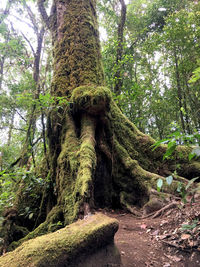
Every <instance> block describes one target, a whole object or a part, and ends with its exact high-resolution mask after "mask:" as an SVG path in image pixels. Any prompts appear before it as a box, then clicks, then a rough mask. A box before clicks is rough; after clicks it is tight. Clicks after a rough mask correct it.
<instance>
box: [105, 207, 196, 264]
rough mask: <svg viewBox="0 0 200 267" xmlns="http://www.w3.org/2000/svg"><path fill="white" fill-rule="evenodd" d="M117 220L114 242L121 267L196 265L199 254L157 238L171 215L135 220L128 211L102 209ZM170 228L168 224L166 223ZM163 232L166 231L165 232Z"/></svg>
mask: <svg viewBox="0 0 200 267" xmlns="http://www.w3.org/2000/svg"><path fill="white" fill-rule="evenodd" d="M105 213H106V214H107V215H108V216H111V217H114V218H116V219H117V220H118V221H119V225H120V226H119V230H118V232H117V234H116V235H115V243H116V245H117V247H118V249H119V252H120V254H121V259H122V263H123V266H124V267H134V266H137V267H198V266H200V253H199V252H198V251H195V250H190V251H189V252H183V251H181V250H180V249H177V248H174V247H171V246H168V245H166V244H163V242H162V240H160V239H159V238H158V236H159V233H161V232H162V230H163V229H162V228H163V227H165V228H166V225H167V224H168V221H170V219H172V218H171V216H173V214H172V215H170V216H169V217H166V218H158V219H143V220H141V219H137V218H135V217H133V216H132V215H131V214H125V213H118V214H117V213H112V212H105ZM169 227H171V225H170V224H169ZM164 233H165V232H164Z"/></svg>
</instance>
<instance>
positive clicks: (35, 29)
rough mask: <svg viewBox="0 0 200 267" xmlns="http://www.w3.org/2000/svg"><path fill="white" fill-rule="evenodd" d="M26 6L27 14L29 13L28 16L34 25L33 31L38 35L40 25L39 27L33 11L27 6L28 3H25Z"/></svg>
mask: <svg viewBox="0 0 200 267" xmlns="http://www.w3.org/2000/svg"><path fill="white" fill-rule="evenodd" d="M24 5H25V7H26V9H27V12H28V15H29V17H30V20H31V22H32V24H33V29H34V31H35V33H36V35H38V25H37V22H36V19H35V16H34V14H33V12H32V10H31V9H30V7H29V6H28V5H27V4H26V2H24Z"/></svg>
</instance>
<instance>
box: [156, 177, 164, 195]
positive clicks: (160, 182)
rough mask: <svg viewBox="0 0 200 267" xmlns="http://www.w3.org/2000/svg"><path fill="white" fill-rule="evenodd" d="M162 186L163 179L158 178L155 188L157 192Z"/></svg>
mask: <svg viewBox="0 0 200 267" xmlns="http://www.w3.org/2000/svg"><path fill="white" fill-rule="evenodd" d="M162 186H163V180H162V179H161V178H159V179H158V181H157V190H158V192H160V189H161V188H162Z"/></svg>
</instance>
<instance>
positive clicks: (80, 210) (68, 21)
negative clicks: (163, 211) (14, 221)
mask: <svg viewBox="0 0 200 267" xmlns="http://www.w3.org/2000/svg"><path fill="white" fill-rule="evenodd" d="M38 4H39V9H40V12H41V14H42V17H43V19H44V21H45V23H46V25H47V26H48V28H49V29H50V30H51V33H52V40H53V56H54V76H53V81H52V88H51V93H52V95H53V96H54V97H55V99H56V100H57V101H58V100H59V97H64V98H65V99H66V100H67V101H66V104H62V105H60V104H59V107H58V106H57V107H55V109H53V110H52V111H51V113H50V114H49V118H48V139H49V159H50V169H49V174H48V178H49V181H50V183H51V187H50V189H49V191H48V209H47V211H46V213H47V217H46V220H45V222H43V223H42V224H40V225H39V226H38V227H37V228H36V229H35V230H34V231H33V232H31V233H30V234H29V235H28V236H27V237H25V239H29V238H32V237H34V236H37V235H41V234H43V233H45V232H48V231H52V230H55V228H56V223H57V222H58V221H61V222H62V223H63V225H66V224H70V223H72V222H73V221H74V220H76V219H77V218H80V217H83V216H86V215H88V214H89V213H90V212H91V211H92V209H95V208H96V207H112V208H119V207H123V206H126V207H127V208H130V207H131V206H135V205H138V206H142V205H143V204H144V203H145V202H146V201H147V200H148V198H149V188H151V187H152V186H155V185H156V180H157V179H158V178H160V177H162V176H165V175H169V174H170V173H171V172H173V171H174V170H175V168H176V167H175V165H176V164H175V163H177V162H178V163H179V164H181V168H180V170H179V173H178V174H179V175H181V176H185V177H189V176H190V175H192V176H194V175H197V174H199V170H200V163H199V161H196V162H195V161H194V162H190V163H188V160H187V155H188V149H187V148H181V147H179V148H177V151H176V152H177V153H176V155H177V156H176V159H174V160H171V162H163V160H162V158H163V154H164V153H165V151H166V147H165V146H161V147H159V148H158V149H157V150H155V151H152V147H151V146H152V145H153V143H154V140H153V139H152V138H151V137H149V136H147V135H145V134H143V133H142V132H140V131H139V130H138V129H137V128H136V127H135V126H134V125H133V124H132V123H131V122H130V121H129V120H128V119H127V118H126V117H125V116H124V115H123V114H122V113H121V111H120V110H119V108H118V107H117V106H116V104H115V103H114V101H113V99H112V94H111V92H110V90H109V89H108V88H106V87H105V84H104V75H103V69H102V62H101V54H100V45H99V34H98V26H97V16H96V7H95V5H96V1H95V0H65V1H63V0H54V3H53V7H52V12H51V15H50V16H49V17H48V16H47V13H46V11H45V8H44V0H39V1H38ZM178 152H180V153H178ZM180 154H182V156H180ZM45 203H46V202H45V201H44V202H43V204H45ZM25 239H24V240H25ZM18 244H19V243H18Z"/></svg>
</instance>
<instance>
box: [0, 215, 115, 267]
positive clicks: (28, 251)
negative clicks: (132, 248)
mask: <svg viewBox="0 0 200 267" xmlns="http://www.w3.org/2000/svg"><path fill="white" fill-rule="evenodd" d="M117 229H118V222H117V221H116V220H115V219H111V218H109V217H107V216H105V215H103V214H100V213H99V214H96V215H93V216H89V217H88V218H87V219H85V220H79V221H77V222H76V223H73V224H71V225H69V226H66V227H65V228H63V229H61V230H58V231H56V232H54V233H50V234H46V235H43V236H41V237H37V238H35V239H32V240H29V241H26V242H24V243H23V244H22V245H21V246H20V247H18V248H17V249H16V250H15V251H13V252H9V253H7V254H5V255H4V256H1V257H0V266H1V267H6V266H9V267H29V266H30V267H46V266H49V267H64V266H68V267H70V266H71V267H73V266H76V267H78V266H82V267H84V266H85V267H87V266H94V265H95V260H98V262H100V264H98V266H102V267H103V266H107V264H110V266H111V264H113V265H114V264H115V265H114V266H120V255H119V253H118V251H117V248H115V247H114V240H113V237H114V234H115V232H116V231H117ZM106 250H107V251H106ZM98 254H99V255H98ZM102 256H103V257H104V258H103V259H102V258H100V257H102ZM102 260H103V261H102ZM92 261H93V264H91V263H92ZM90 264H91V265H90ZM113 265H112V266H113Z"/></svg>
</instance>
